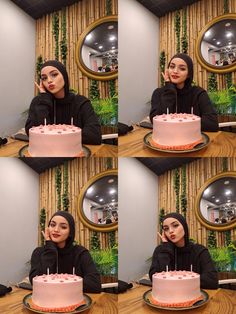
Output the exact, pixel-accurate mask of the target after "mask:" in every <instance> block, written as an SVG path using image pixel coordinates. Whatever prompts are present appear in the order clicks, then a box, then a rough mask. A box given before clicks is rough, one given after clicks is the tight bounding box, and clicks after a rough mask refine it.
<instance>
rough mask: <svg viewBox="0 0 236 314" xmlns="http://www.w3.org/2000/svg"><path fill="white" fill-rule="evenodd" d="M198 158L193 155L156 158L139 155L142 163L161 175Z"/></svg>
mask: <svg viewBox="0 0 236 314" xmlns="http://www.w3.org/2000/svg"><path fill="white" fill-rule="evenodd" d="M196 159H198V158H193V157H188V158H187V157H177V158H174V157H169V158H163V157H159V158H158V157H156V158H145V157H138V158H137V160H139V161H140V162H141V163H142V164H144V165H145V166H146V167H147V168H149V169H150V170H151V171H153V172H154V173H155V174H156V175H158V176H160V175H162V174H163V173H165V172H166V171H168V170H172V169H175V168H178V167H180V166H182V165H184V164H187V163H189V162H192V161H194V160H196Z"/></svg>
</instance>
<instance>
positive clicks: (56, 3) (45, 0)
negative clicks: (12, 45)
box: [11, 0, 82, 19]
mask: <svg viewBox="0 0 236 314" xmlns="http://www.w3.org/2000/svg"><path fill="white" fill-rule="evenodd" d="M11 1H12V2H14V3H15V4H16V5H17V6H18V7H20V8H21V9H22V10H24V11H25V12H26V13H27V14H29V15H30V16H31V17H32V18H34V19H38V18H40V17H42V16H43V15H46V14H49V13H52V12H55V11H58V10H60V9H61V8H63V7H66V6H69V5H71V4H74V3H76V2H79V1H82V0H11Z"/></svg>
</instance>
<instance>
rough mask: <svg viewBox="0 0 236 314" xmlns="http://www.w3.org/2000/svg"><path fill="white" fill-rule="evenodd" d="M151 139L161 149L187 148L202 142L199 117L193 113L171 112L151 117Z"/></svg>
mask: <svg viewBox="0 0 236 314" xmlns="http://www.w3.org/2000/svg"><path fill="white" fill-rule="evenodd" d="M152 140H153V142H154V145H156V146H157V147H159V148H163V149H181V150H182V149H189V148H192V147H194V146H195V145H196V144H198V143H200V142H202V135H201V118H200V117H198V116H196V115H194V114H187V113H173V114H172V113H171V114H162V115H158V116H155V117H154V118H153V134H152Z"/></svg>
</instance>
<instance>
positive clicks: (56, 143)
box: [29, 124, 82, 157]
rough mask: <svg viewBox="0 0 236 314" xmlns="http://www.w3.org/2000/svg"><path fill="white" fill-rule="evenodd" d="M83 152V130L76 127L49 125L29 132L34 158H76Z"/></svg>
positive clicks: (33, 128) (30, 152)
mask: <svg viewBox="0 0 236 314" xmlns="http://www.w3.org/2000/svg"><path fill="white" fill-rule="evenodd" d="M81 152H82V144H81V129H80V128H78V127H76V126H74V125H66V124H58V125H56V124H53V125H50V124H48V125H40V126H36V127H32V128H31V129H30V130H29V154H30V155H31V156H32V157H76V156H79V155H80V154H81Z"/></svg>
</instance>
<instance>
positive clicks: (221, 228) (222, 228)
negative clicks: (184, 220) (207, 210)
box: [195, 171, 236, 231]
mask: <svg viewBox="0 0 236 314" xmlns="http://www.w3.org/2000/svg"><path fill="white" fill-rule="evenodd" d="M224 177H233V178H236V172H233V171H231V172H230V171H228V172H222V173H220V174H218V175H216V176H214V177H212V178H210V179H208V180H207V181H206V182H205V183H204V185H203V186H202V187H201V188H200V190H199V191H198V193H197V198H196V202H195V213H196V216H197V219H198V220H199V222H200V223H201V224H202V225H203V226H205V227H206V228H207V229H210V230H215V231H225V230H229V229H233V228H235V227H236V219H235V221H232V222H228V223H225V224H223V225H217V224H213V223H211V222H209V221H208V220H206V219H205V218H204V217H203V215H202V213H201V210H200V201H201V198H202V194H203V192H204V191H205V189H206V188H207V187H208V186H209V185H210V184H212V183H213V182H215V181H217V180H219V179H221V178H224Z"/></svg>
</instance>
